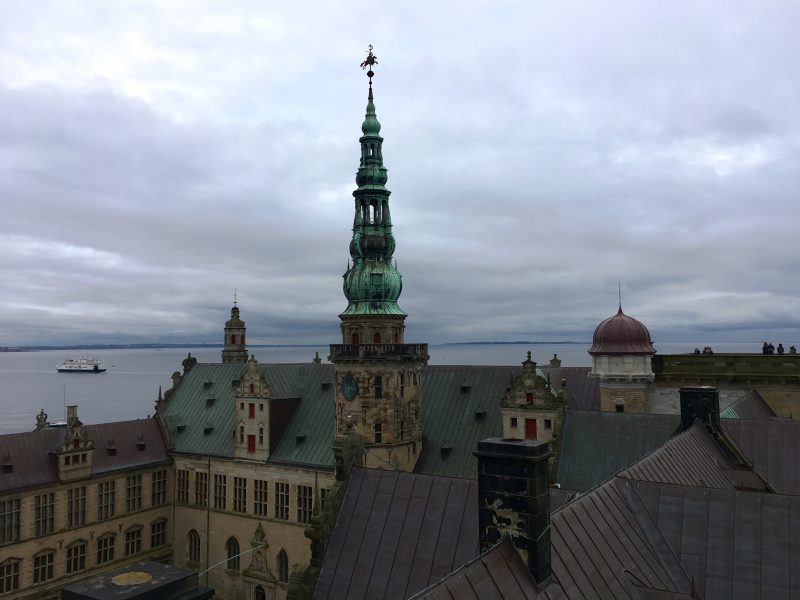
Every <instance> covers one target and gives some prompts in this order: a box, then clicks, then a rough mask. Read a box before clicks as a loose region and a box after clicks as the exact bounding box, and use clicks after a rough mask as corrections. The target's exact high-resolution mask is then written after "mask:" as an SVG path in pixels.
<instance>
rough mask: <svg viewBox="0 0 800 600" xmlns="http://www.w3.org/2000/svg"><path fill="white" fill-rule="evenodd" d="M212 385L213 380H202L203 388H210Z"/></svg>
mask: <svg viewBox="0 0 800 600" xmlns="http://www.w3.org/2000/svg"><path fill="white" fill-rule="evenodd" d="M212 385H214V382H213V381H204V382H203V389H204V390H210V389H211V386H212Z"/></svg>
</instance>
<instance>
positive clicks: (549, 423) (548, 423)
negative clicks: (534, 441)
mask: <svg viewBox="0 0 800 600" xmlns="http://www.w3.org/2000/svg"><path fill="white" fill-rule="evenodd" d="M544 428H545V429H552V428H553V420H552V419H545V420H544Z"/></svg>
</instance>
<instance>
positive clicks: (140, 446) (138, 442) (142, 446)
mask: <svg viewBox="0 0 800 600" xmlns="http://www.w3.org/2000/svg"><path fill="white" fill-rule="evenodd" d="M145 448H147V444H145V442H144V435H143V434H141V433H140V434H139V437H137V438H136V449H137V450H139V451H140V452H141V451H142V450H144V449H145Z"/></svg>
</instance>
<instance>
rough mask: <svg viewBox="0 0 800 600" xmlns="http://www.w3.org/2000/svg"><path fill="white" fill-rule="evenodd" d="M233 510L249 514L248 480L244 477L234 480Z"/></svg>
mask: <svg viewBox="0 0 800 600" xmlns="http://www.w3.org/2000/svg"><path fill="white" fill-rule="evenodd" d="M233 510H235V511H236V512H241V513H243V512H247V479H245V478H244V477H234V478H233Z"/></svg>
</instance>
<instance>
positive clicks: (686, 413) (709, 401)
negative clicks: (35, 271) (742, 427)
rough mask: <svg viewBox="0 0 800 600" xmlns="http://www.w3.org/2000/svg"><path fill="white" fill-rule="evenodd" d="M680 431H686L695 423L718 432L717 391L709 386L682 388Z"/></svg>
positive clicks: (680, 391)
mask: <svg viewBox="0 0 800 600" xmlns="http://www.w3.org/2000/svg"><path fill="white" fill-rule="evenodd" d="M679 393H680V396H681V431H686V430H687V429H689V428H690V427H691V426H692V425H694V424H695V421H700V422H701V423H706V424H708V425H711V426H712V427H713V428H714V429H715V430H716V431H719V390H718V389H717V388H715V387H711V386H707V385H706V386H699V387H682V388H681V389H680V390H679Z"/></svg>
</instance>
